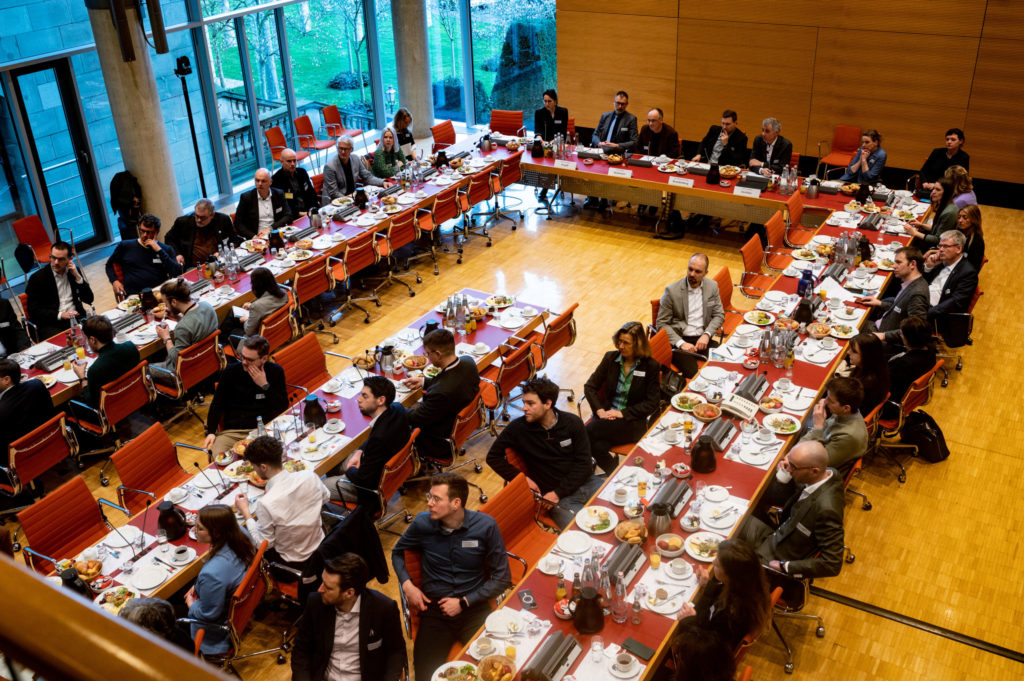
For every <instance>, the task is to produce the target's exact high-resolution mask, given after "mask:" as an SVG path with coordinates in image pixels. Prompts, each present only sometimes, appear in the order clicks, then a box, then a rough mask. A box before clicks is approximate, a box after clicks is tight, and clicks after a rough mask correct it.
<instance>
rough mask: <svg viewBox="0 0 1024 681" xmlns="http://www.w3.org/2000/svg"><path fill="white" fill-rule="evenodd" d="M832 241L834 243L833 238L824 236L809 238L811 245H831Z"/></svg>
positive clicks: (817, 235) (818, 235)
mask: <svg viewBox="0 0 1024 681" xmlns="http://www.w3.org/2000/svg"><path fill="white" fill-rule="evenodd" d="M834 241H835V239H834V238H832V237H830V236H826V235H824V234H816V235H814V236H813V237H811V243H812V244H830V243H832V242H834Z"/></svg>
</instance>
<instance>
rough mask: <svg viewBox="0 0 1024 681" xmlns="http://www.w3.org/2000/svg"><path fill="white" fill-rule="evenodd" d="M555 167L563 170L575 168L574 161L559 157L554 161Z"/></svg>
mask: <svg viewBox="0 0 1024 681" xmlns="http://www.w3.org/2000/svg"><path fill="white" fill-rule="evenodd" d="M555 167H556V168H561V169H563V170H576V161H566V160H562V159H559V160H557V161H555Z"/></svg>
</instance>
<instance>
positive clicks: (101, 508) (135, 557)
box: [99, 499, 146, 560]
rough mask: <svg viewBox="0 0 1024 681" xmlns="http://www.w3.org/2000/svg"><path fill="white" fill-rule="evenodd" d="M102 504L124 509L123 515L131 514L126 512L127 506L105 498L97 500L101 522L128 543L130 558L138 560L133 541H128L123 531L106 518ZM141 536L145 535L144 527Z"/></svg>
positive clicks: (120, 509)
mask: <svg viewBox="0 0 1024 681" xmlns="http://www.w3.org/2000/svg"><path fill="white" fill-rule="evenodd" d="M104 504H106V505H107V506H112V507H114V508H116V509H118V510H119V511H124V514H125V515H131V514H130V513H129V512H128V509H127V508H124V507H123V506H118V505H117V504H115V503H112V502H110V501H107V500H106V499H100V500H99V507H100V517H101V518H103V524H104V525H106V526H107V527H109V528H110V529H111V530H113V531H114V532H116V533H117V536H118V537H120V538H121V540H122V541H124V543H125V544H127V545H128V548H129V550H131V552H132V560H138V558H139V554H138V553H137V552H136V551H135V545H134V543H133V542H131V541H128V538H127V537H125V536H124V533H123V532H121V529H120V528H117V527H114V526H113V525H112V524H111V523H110V520H109V519H108V518H107V514H106V513H104V511H103V505H104ZM142 536H143V537H145V536H146V532H145V530H144V529H143V531H142Z"/></svg>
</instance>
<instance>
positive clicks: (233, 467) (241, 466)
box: [224, 459, 256, 482]
mask: <svg viewBox="0 0 1024 681" xmlns="http://www.w3.org/2000/svg"><path fill="white" fill-rule="evenodd" d="M254 470H256V469H255V468H253V466H252V464H251V463H249V462H248V461H245V460H244V459H239V460H238V461H234V462H232V463H230V464H228V466H227V468H225V469H224V475H225V476H227V479H228V480H231V481H232V482H245V481H246V480H248V479H249V474H250V473H252V472H253V471H254Z"/></svg>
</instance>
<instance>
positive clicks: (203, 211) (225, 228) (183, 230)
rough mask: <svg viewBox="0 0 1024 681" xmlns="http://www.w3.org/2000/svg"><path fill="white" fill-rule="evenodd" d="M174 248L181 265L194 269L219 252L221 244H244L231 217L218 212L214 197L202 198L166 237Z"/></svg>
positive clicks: (179, 219) (187, 268) (175, 222)
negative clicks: (214, 205)
mask: <svg viewBox="0 0 1024 681" xmlns="http://www.w3.org/2000/svg"><path fill="white" fill-rule="evenodd" d="M164 239H165V240H166V241H167V244H168V245H169V246H172V247H173V248H174V252H175V254H176V258H177V260H178V264H179V265H181V266H182V269H185V270H190V269H192V268H193V267H195V266H197V265H200V264H202V263H205V262H206V259H207V258H208V257H209V256H210V255H211V254H216V253H217V246H218V245H220V244H222V243H224V242H225V241H228V242H230V243H231V244H232V245H233V246H237V245H238V244H240V243H242V240H241V239H240V238H239V237H238V235H237V234H235V228H234V225H232V224H231V218H230V217H228V216H227V215H225V214H224V213H218V212H217V211H216V209H214V207H213V201H210V199H199V200H198V201H196V207H195V209H194V210H193V211H192V213H191V214H189V215H182V216H181V217H180V218H178V219H177V220H175V221H174V224H173V225H172V226H171V228H170V229H169V230H168V231H167V234H166V235H165V236H164Z"/></svg>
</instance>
